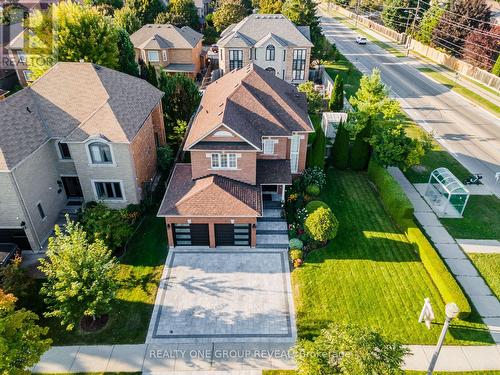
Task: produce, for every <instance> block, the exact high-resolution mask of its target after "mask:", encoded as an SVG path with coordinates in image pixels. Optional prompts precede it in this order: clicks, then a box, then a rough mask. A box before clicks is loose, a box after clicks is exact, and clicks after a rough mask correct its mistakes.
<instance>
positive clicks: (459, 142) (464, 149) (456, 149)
mask: <svg viewBox="0 0 500 375" xmlns="http://www.w3.org/2000/svg"><path fill="white" fill-rule="evenodd" d="M320 15H321V16H322V17H321V26H322V28H323V31H324V33H325V35H326V37H327V38H328V39H329V40H330V41H331V42H333V43H335V44H336V46H337V48H338V50H339V51H340V52H341V53H342V54H343V55H344V56H346V57H347V58H348V59H349V60H350V61H351V62H352V63H353V64H354V65H356V67H357V68H358V69H359V70H361V71H362V72H363V73H369V72H371V70H372V69H373V68H378V69H380V71H381V76H382V80H383V81H384V83H385V84H387V85H388V86H390V88H391V92H392V94H393V96H394V97H395V98H398V99H399V100H400V102H401V105H402V107H403V109H404V110H405V111H406V112H407V113H408V115H409V116H410V117H411V118H412V119H413V120H414V121H416V122H417V123H418V124H419V125H420V126H422V127H423V128H424V129H426V130H427V131H428V132H432V134H433V136H434V138H436V139H437V140H438V141H439V142H440V143H441V144H442V145H443V146H444V147H445V148H446V149H447V150H448V151H449V152H450V153H452V154H453V155H454V156H455V157H456V158H457V159H458V160H459V161H460V162H461V163H462V164H463V165H464V166H465V167H466V168H467V169H468V170H469V171H470V172H472V173H481V174H482V175H483V182H484V184H485V185H486V186H487V187H488V188H489V189H490V190H491V191H492V192H493V193H495V194H496V195H497V196H498V197H500V182H498V183H496V181H495V173H497V172H500V119H498V118H497V117H495V116H494V115H492V114H490V113H489V112H487V111H486V110H484V109H482V108H479V107H477V106H475V105H473V104H472V103H471V102H469V101H468V100H466V99H464V98H463V97H461V96H459V95H458V94H456V93H454V92H452V91H450V90H449V89H448V88H447V87H445V86H443V85H441V84H439V83H436V82H434V81H432V80H430V79H429V78H427V77H426V76H424V75H423V74H422V73H420V72H419V71H418V70H417V69H416V68H415V67H413V66H412V65H414V63H415V61H414V59H413V58H411V57H408V58H397V57H394V56H393V55H391V54H390V53H388V52H386V51H385V50H384V49H382V48H380V47H378V46H376V45H374V44H373V43H370V42H369V41H368V43H367V44H366V45H358V44H356V43H355V39H356V36H358V35H357V34H356V32H354V31H352V30H351V29H349V28H348V27H346V26H344V25H343V24H342V23H340V22H339V21H337V20H335V19H334V18H332V17H329V16H327V15H326V14H325V13H324V12H323V11H321V10H320Z"/></svg>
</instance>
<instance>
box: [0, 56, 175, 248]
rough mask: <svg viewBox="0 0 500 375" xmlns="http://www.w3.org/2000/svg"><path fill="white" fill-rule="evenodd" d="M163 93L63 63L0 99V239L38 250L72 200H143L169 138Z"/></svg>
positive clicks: (121, 203) (116, 203)
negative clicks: (159, 151) (158, 150)
mask: <svg viewBox="0 0 500 375" xmlns="http://www.w3.org/2000/svg"><path fill="white" fill-rule="evenodd" d="M162 96H163V93H162V92H161V91H159V90H157V89H156V88H155V87H153V86H151V85H150V84H149V83H148V82H146V81H144V80H142V79H139V78H135V77H132V76H130V75H128V74H124V73H120V72H117V71H114V70H111V69H108V68H104V67H101V66H98V65H94V64H90V63H68V62H66V63H58V64H56V65H55V66H54V67H52V68H51V69H50V70H49V71H48V72H47V73H46V74H45V75H43V76H42V77H40V78H39V79H37V80H36V81H35V82H33V83H32V84H31V85H30V86H29V87H28V88H25V89H23V90H21V91H19V92H17V93H15V94H13V95H11V96H9V97H7V98H6V99H4V100H1V101H0V119H1V121H0V242H16V243H18V244H19V245H20V246H21V247H22V248H23V249H29V248H31V249H34V250H36V249H40V248H41V247H42V246H43V244H44V243H45V242H46V239H47V237H48V236H49V235H50V234H51V233H52V230H53V227H54V224H55V223H56V222H57V221H58V220H61V215H60V213H61V210H63V209H65V208H66V206H67V205H68V204H69V205H79V204H81V203H82V202H88V201H103V202H104V203H106V204H107V205H109V206H110V207H113V208H122V207H126V206H127V205H128V204H131V203H135V204H137V203H140V201H141V200H142V198H143V197H144V192H145V188H146V187H147V186H146V185H147V184H150V183H151V182H152V180H153V178H154V177H155V175H156V170H157V168H156V163H157V159H156V148H157V146H159V145H163V144H164V143H165V129H164V124H163V115H162V108H161V98H162Z"/></svg>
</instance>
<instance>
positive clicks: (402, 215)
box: [368, 159, 413, 228]
mask: <svg viewBox="0 0 500 375" xmlns="http://www.w3.org/2000/svg"><path fill="white" fill-rule="evenodd" d="M368 177H369V178H370V180H372V182H373V183H374V184H375V185H376V186H377V188H378V191H379V192H380V197H381V198H382V203H383V204H384V207H385V209H386V210H387V211H388V212H389V214H390V215H391V216H392V218H393V219H394V221H396V223H398V224H399V225H400V226H401V227H403V228H404V225H403V224H404V221H405V220H406V219H410V220H411V219H413V205H412V204H411V202H410V200H409V199H408V197H407V196H406V194H405V192H404V191H403V189H402V188H401V187H400V186H399V184H398V183H397V182H396V180H394V178H393V177H392V176H391V175H390V174H389V172H387V170H386V169H385V168H383V167H381V166H380V165H378V164H377V163H376V162H375V161H374V160H373V159H372V160H370V162H369V163H368Z"/></svg>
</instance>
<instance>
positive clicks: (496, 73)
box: [491, 55, 500, 77]
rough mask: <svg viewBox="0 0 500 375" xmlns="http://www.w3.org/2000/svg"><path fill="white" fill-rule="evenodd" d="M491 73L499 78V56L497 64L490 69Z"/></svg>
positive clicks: (499, 56)
mask: <svg viewBox="0 0 500 375" xmlns="http://www.w3.org/2000/svg"><path fill="white" fill-rule="evenodd" d="M491 73H492V74H494V75H496V76H497V77H500V55H498V57H497V62H496V63H495V65H494V66H493V69H491Z"/></svg>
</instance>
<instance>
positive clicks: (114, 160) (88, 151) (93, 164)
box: [85, 138, 116, 168]
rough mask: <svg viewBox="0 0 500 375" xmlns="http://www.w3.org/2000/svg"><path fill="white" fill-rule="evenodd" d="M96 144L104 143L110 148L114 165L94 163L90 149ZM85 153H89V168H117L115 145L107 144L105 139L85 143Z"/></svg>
mask: <svg viewBox="0 0 500 375" xmlns="http://www.w3.org/2000/svg"><path fill="white" fill-rule="evenodd" d="M94 142H100V143H104V144H105V145H108V146H109V152H110V153H111V159H112V160H113V162H112V163H94V162H92V155H91V154H90V147H89V146H90V145H91V144H92V143H94ZM85 152H86V153H87V159H88V162H89V163H88V166H89V167H97V168H106V167H116V158H115V154H114V152H113V145H112V144H111V143H110V142H106V141H105V140H103V139H95V138H92V139H89V140H88V141H87V142H85Z"/></svg>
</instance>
